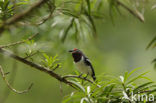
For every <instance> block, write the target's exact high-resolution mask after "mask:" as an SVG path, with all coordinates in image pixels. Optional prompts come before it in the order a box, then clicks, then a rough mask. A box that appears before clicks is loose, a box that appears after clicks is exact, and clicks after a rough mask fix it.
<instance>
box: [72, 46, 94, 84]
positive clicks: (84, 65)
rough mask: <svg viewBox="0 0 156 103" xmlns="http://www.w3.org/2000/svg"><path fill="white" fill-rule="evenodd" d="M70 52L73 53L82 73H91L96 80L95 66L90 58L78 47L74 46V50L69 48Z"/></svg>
mask: <svg viewBox="0 0 156 103" xmlns="http://www.w3.org/2000/svg"><path fill="white" fill-rule="evenodd" d="M69 52H71V53H72V56H73V60H74V63H75V65H76V66H77V69H78V70H79V71H80V72H81V73H82V74H87V76H88V75H90V76H91V77H92V78H93V80H94V81H95V80H96V77H95V72H94V68H93V66H92V64H91V62H90V61H89V59H88V58H87V57H86V56H85V55H84V54H83V52H82V51H81V50H79V49H77V48H74V49H73V50H69ZM82 74H81V75H82ZM81 75H80V76H81ZM87 76H86V77H87Z"/></svg>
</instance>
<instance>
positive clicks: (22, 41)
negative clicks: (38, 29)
mask: <svg viewBox="0 0 156 103" xmlns="http://www.w3.org/2000/svg"><path fill="white" fill-rule="evenodd" d="M38 34H39V33H36V34H34V35H32V36H30V37H29V38H28V39H26V40H21V41H18V42H15V43H10V44H7V45H2V46H0V48H7V47H10V46H14V45H17V44H22V43H25V42H26V41H29V40H32V39H33V38H34V37H35V36H36V35H38Z"/></svg>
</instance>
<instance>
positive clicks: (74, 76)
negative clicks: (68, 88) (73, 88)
mask: <svg viewBox="0 0 156 103" xmlns="http://www.w3.org/2000/svg"><path fill="white" fill-rule="evenodd" d="M63 78H79V79H82V80H85V81H88V82H90V83H92V84H94V85H96V86H97V87H101V86H100V85H98V84H96V83H95V82H93V81H91V80H89V79H87V78H84V77H81V76H77V75H66V76H64V77H63Z"/></svg>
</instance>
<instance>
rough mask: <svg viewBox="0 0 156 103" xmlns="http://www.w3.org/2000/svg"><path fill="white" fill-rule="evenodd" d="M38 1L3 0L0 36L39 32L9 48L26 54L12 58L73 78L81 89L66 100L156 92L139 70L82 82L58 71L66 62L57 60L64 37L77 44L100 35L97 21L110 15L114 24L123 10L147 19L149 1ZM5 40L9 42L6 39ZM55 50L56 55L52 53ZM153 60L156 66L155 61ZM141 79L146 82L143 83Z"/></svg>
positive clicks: (105, 101) (101, 101)
mask: <svg viewBox="0 0 156 103" xmlns="http://www.w3.org/2000/svg"><path fill="white" fill-rule="evenodd" d="M34 1H35V0H34ZM34 1H33V0H32V1H30V0H23V1H22V0H21V1H20V0H17V1H16V0H0V35H2V34H3V35H4V36H8V35H5V34H9V36H10V37H11V39H9V40H8V41H9V42H10V41H14V39H15V40H17V39H19V38H23V36H25V35H26V36H27V34H28V33H29V34H30V33H31V34H33V33H36V32H39V33H40V35H39V36H38V37H36V38H35V40H26V41H25V42H26V44H25V45H20V46H17V47H14V48H13V49H12V48H8V49H10V50H12V51H15V52H16V53H17V54H19V55H22V56H23V55H24V56H23V57H22V58H20V59H19V57H18V56H16V55H14V56H11V57H13V58H17V59H18V60H22V61H24V62H25V63H26V64H31V66H32V67H33V66H34V65H35V67H38V68H40V70H41V71H44V72H46V73H49V74H50V73H52V74H50V75H52V76H53V74H55V76H54V77H57V78H56V79H57V80H60V82H62V81H64V80H67V81H65V83H66V84H69V82H70V83H72V84H74V85H72V87H73V88H76V91H75V90H73V91H72V93H71V94H70V95H68V96H66V97H65V98H64V100H63V103H77V102H80V103H119V102H124V103H129V102H132V101H131V99H130V98H132V97H131V94H132V93H134V94H140V95H144V94H151V93H155V91H156V85H155V83H154V82H153V81H151V80H150V79H149V78H147V77H146V76H145V75H146V73H147V72H145V73H141V74H139V75H138V76H136V77H134V76H133V74H134V73H135V72H137V71H138V70H139V68H137V69H134V70H133V71H131V72H130V73H128V72H126V73H125V74H124V76H120V77H119V78H117V77H113V76H110V75H104V76H101V77H100V76H99V78H98V80H97V81H96V82H95V83H90V82H88V81H83V80H84V79H80V78H72V79H64V78H63V76H60V74H58V75H57V74H56V72H55V70H56V69H57V68H61V66H62V64H61V63H60V58H59V59H58V55H56V54H57V52H58V51H57V49H59V50H60V48H61V50H62V48H65V47H63V46H64V45H65V44H64V42H65V41H68V42H70V41H75V42H76V43H78V42H80V41H83V40H88V39H89V38H90V37H92V38H97V36H98V32H97V29H98V28H97V24H96V22H97V21H100V22H103V20H107V19H106V18H109V19H111V21H112V23H113V24H115V18H116V17H117V15H118V14H119V15H120V16H123V15H127V14H128V15H132V16H134V17H135V18H136V19H138V20H140V21H141V22H144V21H145V19H144V11H145V9H146V6H145V5H148V0H134V1H132V0H67V1H66V0H39V1H41V2H39V3H38V2H37V3H36V1H35V2H34ZM45 1H46V2H45ZM37 4H38V5H37ZM30 5H31V6H30ZM28 6H30V7H28ZM152 9H155V5H152ZM47 21H48V22H47ZM20 34H21V35H20ZM102 34H103V33H102ZM8 38H9V37H8ZM8 38H7V39H8ZM42 40H43V41H44V42H45V43H43V45H41V44H42ZM58 41H61V42H62V44H59V43H60V42H58ZM155 41H156V37H155V38H154V39H153V40H152V41H151V42H150V44H149V45H148V47H147V48H149V47H155V46H156V43H155ZM1 42H2V41H1ZM49 42H50V43H49ZM2 43H5V40H4V41H3V42H2ZM83 43H84V42H83ZM15 44H20V43H15ZM38 44H39V45H38ZM47 45H48V46H47ZM49 45H50V46H49ZM71 45H72V44H71ZM71 45H69V44H68V45H66V47H68V48H71V47H70V46H71ZM6 47H7V46H6ZM43 48H44V49H43ZM45 48H46V49H45ZM0 49H1V48H0ZM16 49H17V50H16ZM47 49H48V50H47ZM66 49H67V48H66ZM20 50H21V51H20ZM46 50H47V51H46ZM61 50H60V52H61V53H62V55H64V54H63V52H65V50H64V51H63V50H62V51H63V52H62V51H61ZM45 52H46V53H45ZM51 54H52V55H53V56H50V55H51ZM9 56H10V55H9ZM59 56H60V54H59ZM64 57H65V56H64ZM3 59H4V58H2V61H4V60H3ZM61 59H62V58H61ZM27 60H30V61H29V62H28V61H27ZM153 62H154V63H155V65H156V59H154V60H153ZM6 63H7V64H8V62H6ZM36 63H38V65H37V66H36ZM70 66H71V65H70ZM22 67H23V65H22ZM101 67H102V66H101ZM43 68H44V69H43ZM61 70H63V69H61ZM97 76H98V75H97ZM58 77H59V78H58ZM141 79H146V80H147V81H145V82H143V83H140V82H139V81H140V80H141ZM136 81H137V82H139V83H136ZM60 87H61V86H60ZM0 102H1V101H0ZM146 102H147V101H144V103H146Z"/></svg>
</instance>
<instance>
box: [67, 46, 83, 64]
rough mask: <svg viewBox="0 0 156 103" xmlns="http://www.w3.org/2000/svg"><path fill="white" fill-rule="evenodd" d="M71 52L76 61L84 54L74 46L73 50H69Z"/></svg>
mask: <svg viewBox="0 0 156 103" xmlns="http://www.w3.org/2000/svg"><path fill="white" fill-rule="evenodd" d="M69 52H70V53H72V56H73V59H74V61H75V62H77V61H79V60H80V59H81V57H82V55H83V53H82V52H81V51H80V50H79V49H77V48H74V49H73V50H69Z"/></svg>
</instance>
